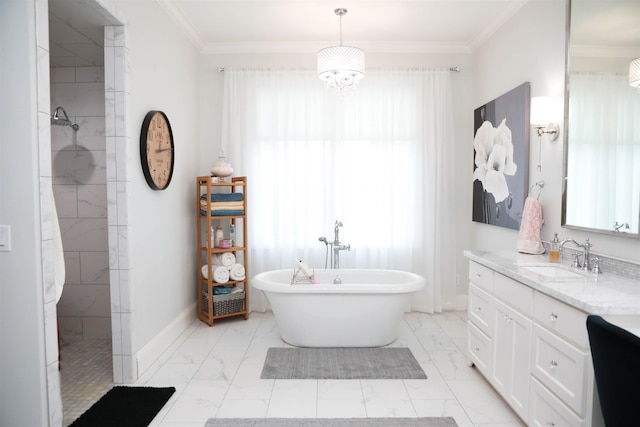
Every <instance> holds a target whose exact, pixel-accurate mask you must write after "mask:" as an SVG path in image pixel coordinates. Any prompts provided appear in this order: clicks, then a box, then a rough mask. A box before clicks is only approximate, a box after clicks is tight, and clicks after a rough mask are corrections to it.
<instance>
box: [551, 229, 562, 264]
mask: <svg viewBox="0 0 640 427" xmlns="http://www.w3.org/2000/svg"><path fill="white" fill-rule="evenodd" d="M549 246H550V248H549V261H551V262H560V241H559V240H558V233H554V236H553V240H552V241H551V243H550V244H549Z"/></svg>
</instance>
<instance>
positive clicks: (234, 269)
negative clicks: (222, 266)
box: [229, 263, 245, 280]
mask: <svg viewBox="0 0 640 427" xmlns="http://www.w3.org/2000/svg"><path fill="white" fill-rule="evenodd" d="M244 277H245V271H244V265H242V264H238V263H236V264H233V265H232V266H231V269H230V270H229V278H230V279H231V280H244Z"/></svg>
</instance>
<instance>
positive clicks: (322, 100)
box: [223, 69, 456, 312]
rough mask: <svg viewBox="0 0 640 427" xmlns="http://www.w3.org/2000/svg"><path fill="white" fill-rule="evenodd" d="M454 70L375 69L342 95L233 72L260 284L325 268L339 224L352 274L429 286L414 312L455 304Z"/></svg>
mask: <svg viewBox="0 0 640 427" xmlns="http://www.w3.org/2000/svg"><path fill="white" fill-rule="evenodd" d="M449 74H450V72H449V71H448V70H390V71H369V72H367V77H366V78H365V79H364V80H363V82H362V83H361V84H360V86H359V87H358V88H357V89H356V90H355V91H354V92H352V93H349V94H348V95H347V96H338V95H336V93H334V92H332V91H330V90H328V89H326V88H325V87H324V86H323V85H322V83H321V82H320V81H319V80H318V79H317V77H316V74H315V72H314V71H307V70H286V71H285V70H233V69H231V70H230V69H227V70H225V95H224V107H223V147H224V149H225V150H226V152H227V153H228V157H229V159H230V161H231V162H232V165H233V166H234V168H235V170H236V174H237V175H247V177H248V184H249V189H248V203H249V230H248V231H249V245H250V252H249V254H250V258H249V263H250V274H251V276H253V275H255V274H258V273H260V272H262V271H267V270H273V269H281V268H291V269H292V273H293V268H294V267H295V264H294V258H299V259H302V260H304V262H305V263H306V264H308V265H309V266H310V267H313V268H324V266H325V259H326V247H325V245H324V244H323V243H321V242H319V241H318V238H319V237H320V236H326V237H327V239H328V240H329V241H333V226H334V222H335V221H336V220H340V221H342V223H343V224H344V227H343V228H341V229H340V240H341V241H342V242H343V243H345V244H346V243H348V244H350V245H351V251H349V252H347V251H343V252H341V254H340V267H341V268H382V269H398V270H406V271H412V272H415V273H417V274H420V275H422V276H424V277H425V278H426V279H427V288H426V289H425V290H424V291H423V292H420V293H419V294H417V295H416V297H415V298H414V301H413V304H412V309H413V310H418V311H425V312H433V311H441V310H442V309H443V308H444V309H452V308H454V306H453V305H454V302H455V293H456V290H455V279H454V277H455V263H454V247H455V246H454V242H455V238H454V233H455V227H454V223H453V209H454V208H455V206H454V195H453V179H454V167H453V126H452V102H451V83H450V75H449ZM251 299H252V301H251V306H252V309H254V310H264V309H265V306H266V304H265V300H264V297H263V295H262V294H261V293H259V292H253V294H252V298H251ZM443 301H444V303H443ZM443 305H444V307H443Z"/></svg>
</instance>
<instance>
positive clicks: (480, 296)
mask: <svg viewBox="0 0 640 427" xmlns="http://www.w3.org/2000/svg"><path fill="white" fill-rule="evenodd" d="M492 301H493V298H492V297H491V295H489V294H488V293H486V292H485V291H483V290H482V289H480V288H479V287H477V286H476V285H474V284H473V283H471V284H469V307H468V309H467V316H468V318H469V320H470V321H472V322H473V324H474V325H475V326H477V327H478V329H480V330H481V331H482V332H484V333H485V334H486V335H488V336H491V319H492V318H493V316H492V315H491V311H492V310H491V308H492V305H493V304H492Z"/></svg>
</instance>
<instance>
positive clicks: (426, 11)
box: [49, 0, 530, 67]
mask: <svg viewBox="0 0 640 427" xmlns="http://www.w3.org/2000/svg"><path fill="white" fill-rule="evenodd" d="M120 1H123V0H120ZM138 1H139V0H138ZM146 1H148V2H150V3H153V2H157V3H158V4H159V5H160V6H161V7H162V8H163V9H164V10H165V11H166V13H167V14H168V15H169V16H170V17H171V19H172V20H173V21H174V22H176V24H177V25H178V26H179V27H180V29H181V30H182V31H183V32H184V34H185V35H186V36H187V37H188V38H189V40H190V41H191V42H192V43H193V44H194V46H196V47H197V48H198V50H199V51H200V52H202V53H229V52H233V53H274V52H315V51H317V50H319V49H321V48H323V47H327V46H331V45H335V44H338V42H339V38H340V26H339V18H338V16H337V15H335V13H334V9H336V8H338V7H344V8H346V9H347V10H348V13H347V14H346V15H345V16H344V17H343V18H342V33H343V42H344V44H345V45H347V44H353V45H356V46H358V47H360V48H362V49H364V50H365V51H366V52H458V53H460V52H462V53H468V52H471V51H472V49H473V47H474V46H475V45H477V44H479V43H481V42H482V41H483V40H485V39H486V38H487V37H489V36H490V35H491V34H492V33H493V32H494V31H495V30H496V29H498V28H499V27H500V26H501V25H502V24H503V23H504V22H506V21H507V20H508V19H509V18H510V17H511V16H512V15H513V14H514V13H515V12H516V11H517V10H518V9H519V8H520V7H522V5H523V4H525V3H526V2H527V1H530V0H340V1H335V2H329V1H327V0H146ZM114 3H115V4H117V3H118V2H117V1H115V2H114ZM49 21H50V22H49V29H50V45H51V46H50V62H51V66H54V67H55V66H89V65H102V45H103V40H102V38H103V35H102V34H103V33H102V27H103V26H104V25H109V24H110V23H117V22H115V21H114V20H113V18H111V17H110V16H108V14H105V13H104V11H103V10H102V9H101V7H100V5H99V4H98V3H97V2H96V0H50V1H49Z"/></svg>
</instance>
